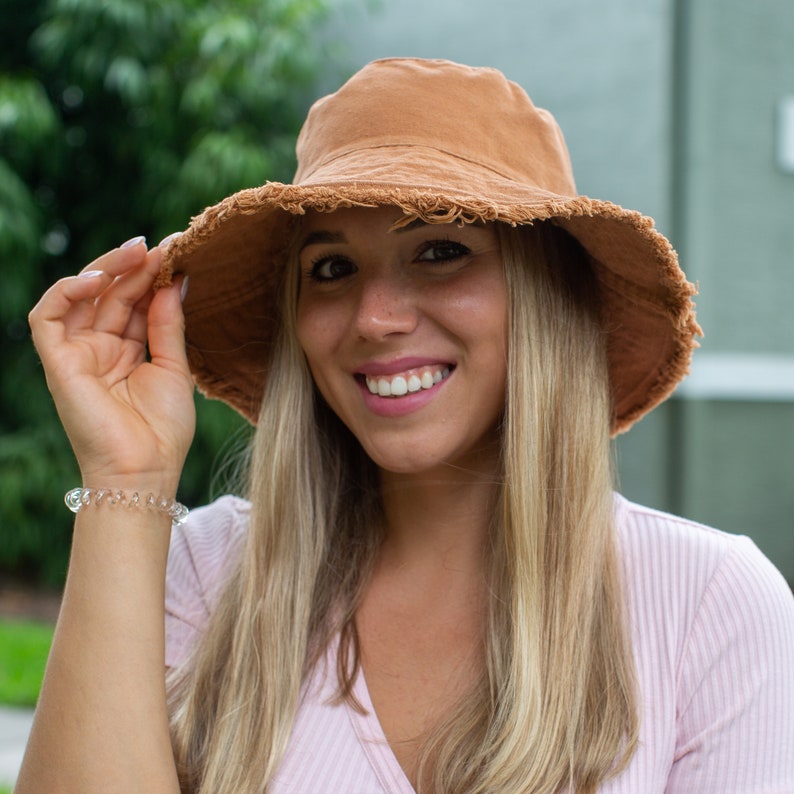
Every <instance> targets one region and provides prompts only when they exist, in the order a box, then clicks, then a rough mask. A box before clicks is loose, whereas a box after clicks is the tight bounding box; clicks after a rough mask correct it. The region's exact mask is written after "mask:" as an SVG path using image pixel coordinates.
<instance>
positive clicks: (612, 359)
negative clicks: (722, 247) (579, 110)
mask: <svg viewBox="0 0 794 794" xmlns="http://www.w3.org/2000/svg"><path fill="white" fill-rule="evenodd" d="M297 156H298V169H297V172H296V174H295V179H294V183H293V184H291V185H287V184H282V183H277V182H267V183H266V184H264V185H262V186H261V187H257V188H251V189H247V190H241V191H240V192H238V193H235V194H234V195H232V196H229V197H228V198H226V199H224V200H223V201H221V202H220V203H219V204H216V205H215V206H213V207H209V208H208V209H206V210H205V211H204V212H203V213H202V214H201V215H198V216H197V217H195V218H194V219H193V220H192V222H191V224H190V226H189V228H188V229H187V230H186V231H185V233H184V234H183V235H181V236H180V237H178V238H177V239H176V240H174V242H172V243H171V244H170V245H169V246H168V248H167V249H166V250H165V252H164V255H163V268H162V271H161V273H160V277H159V278H158V284H165V283H168V282H169V281H170V279H171V277H172V276H173V275H174V274H178V273H186V274H188V275H189V277H190V286H189V290H188V294H187V298H186V301H185V304H184V310H185V322H186V343H187V352H188V360H189V362H190V367H191V370H192V372H193V375H194V377H195V380H196V384H197V386H198V388H199V390H200V391H201V392H203V393H204V394H205V395H207V396H208V397H212V398H216V399H220V400H223V401H225V402H227V403H228V404H229V405H231V406H232V407H234V408H235V409H236V410H238V411H239V412H240V413H242V414H243V415H244V416H245V417H247V418H248V419H249V420H250V421H251V422H255V421H256V418H257V415H258V412H259V406H260V403H261V399H262V394H263V388H264V383H265V380H266V378H267V373H268V367H269V362H270V357H271V353H272V350H273V344H274V341H275V339H276V334H277V331H278V324H279V322H280V319H279V308H278V306H279V301H280V295H281V290H282V289H283V287H282V276H283V271H284V266H285V261H286V256H287V249H288V246H289V242H290V240H291V237H292V235H293V234H294V228H295V223H294V220H295V218H296V217H297V216H300V215H302V214H304V213H305V212H306V211H307V210H309V209H312V210H318V211H322V212H330V211H333V210H335V209H338V208H341V207H352V206H380V205H394V206H396V207H398V208H400V209H402V210H403V212H404V213H405V220H406V222H409V221H411V220H413V219H414V218H421V219H422V220H424V221H427V222H430V223H446V222H451V221H459V222H474V221H479V220H482V221H500V222H504V223H509V224H513V225H517V224H530V223H532V222H533V221H539V220H550V221H551V222H553V223H555V224H557V225H558V226H560V227H562V228H563V229H565V230H566V231H567V232H569V233H570V234H571V235H573V236H574V237H575V238H576V239H577V240H578V241H579V243H580V244H581V245H582V246H583V248H584V250H585V251H586V253H587V255H588V257H589V260H590V263H591V265H592V268H593V271H594V273H595V274H596V276H597V279H598V282H599V285H600V296H601V300H602V304H603V305H602V310H601V316H602V317H603V318H604V329H605V331H606V333H607V335H608V341H607V352H608V359H609V376H610V382H611V388H612V399H613V420H612V427H611V430H612V433H613V434H616V433H620V432H624V431H625V430H627V429H628V428H629V427H630V426H631V425H632V424H633V423H634V422H636V421H637V420H638V419H639V418H640V417H642V416H643V415H644V414H645V413H647V412H648V411H650V410H651V409H652V408H653V407H655V406H656V405H657V404H658V403H660V402H661V401H662V400H664V399H665V398H666V397H668V396H669V395H670V393H671V392H672V391H673V389H674V388H675V386H676V384H677V383H678V382H679V381H680V380H681V378H683V377H684V376H685V375H686V373H687V372H688V370H689V364H690V360H691V355H692V350H693V348H694V347H695V346H696V339H695V337H696V336H697V335H698V334H699V333H700V329H699V327H698V325H697V323H696V321H695V315H694V306H693V303H692V296H693V295H694V293H695V289H694V287H693V285H692V284H690V283H689V282H688V281H687V280H686V277H685V276H684V274H683V272H682V271H681V269H680V267H679V266H678V259H677V256H676V254H675V252H674V251H673V249H672V247H671V245H670V243H669V242H668V241H667V239H666V238H665V237H664V236H663V235H662V234H660V233H659V232H658V231H657V230H656V229H655V228H654V224H653V221H652V220H651V219H650V218H648V217H646V216H643V215H642V214H640V213H638V212H634V211H631V210H626V209H623V208H622V207H620V206H618V205H616V204H612V203H610V202H607V201H600V200H596V199H591V198H588V197H586V196H580V195H578V194H577V191H576V187H575V184H574V179H573V172H572V169H571V163H570V158H569V156H568V151H567V148H566V146H565V142H564V139H563V136H562V133H561V131H560V128H559V127H558V125H557V123H556V122H555V120H554V118H553V117H552V116H551V114H550V113H549V112H548V111H546V110H543V109H541V108H538V107H535V105H534V104H533V103H532V101H531V100H530V99H529V97H528V96H527V94H526V93H525V92H524V90H523V89H522V88H521V87H520V86H518V85H517V84H515V83H513V82H511V81H509V80H507V79H506V78H505V77H504V76H503V75H502V74H501V72H499V71H497V70H496V69H491V68H474V67H469V66H463V65H460V64H456V63H452V62H449V61H441V60H422V59H411V58H390V59H384V60H379V61H374V62H373V63H370V64H368V65H367V66H365V67H364V68H363V69H362V70H361V71H359V72H358V73H357V74H355V75H354V76H353V77H352V78H351V79H350V80H349V81H348V82H347V83H345V84H344V85H343V86H342V87H341V88H340V89H339V90H338V91H337V92H336V93H334V94H331V95H329V96H326V97H324V98H322V99H320V100H318V101H317V102H316V103H315V104H314V105H313V107H312V108H311V110H310V111H309V114H308V117H307V119H306V122H305V124H304V126H303V129H302V130H301V133H300V135H299V137H298V142H297Z"/></svg>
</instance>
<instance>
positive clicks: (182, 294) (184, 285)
mask: <svg viewBox="0 0 794 794" xmlns="http://www.w3.org/2000/svg"><path fill="white" fill-rule="evenodd" d="M189 281H190V276H185V278H184V279H183V280H182V288H181V290H180V291H179V295H180V298H181V299H182V303H184V302H185V295H187V285H188V282H189Z"/></svg>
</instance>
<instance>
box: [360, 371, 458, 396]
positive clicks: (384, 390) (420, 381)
mask: <svg viewBox="0 0 794 794" xmlns="http://www.w3.org/2000/svg"><path fill="white" fill-rule="evenodd" d="M449 373H450V370H449V367H444V369H442V370H438V369H437V370H435V371H434V370H430V369H426V370H424V371H423V372H422V373H421V374H418V373H415V372H412V373H411V374H410V375H408V376H406V375H396V376H394V377H393V378H392V379H391V380H389V379H388V378H386V377H380V378H369V377H367V378H365V380H366V383H367V388H368V389H369V391H370V392H371V393H372V394H377V395H379V396H380V397H402V396H403V395H404V394H408V393H413V392H418V391H421V390H422V389H432V388H433V386H435V385H436V384H437V383H440V382H441V381H442V380H444V378H446V377H448V376H449Z"/></svg>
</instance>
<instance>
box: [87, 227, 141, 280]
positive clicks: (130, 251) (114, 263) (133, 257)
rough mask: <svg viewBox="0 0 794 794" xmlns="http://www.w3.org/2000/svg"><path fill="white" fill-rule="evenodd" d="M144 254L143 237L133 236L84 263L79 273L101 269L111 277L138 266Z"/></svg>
mask: <svg viewBox="0 0 794 794" xmlns="http://www.w3.org/2000/svg"><path fill="white" fill-rule="evenodd" d="M146 254H147V249H146V241H145V239H144V238H143V237H134V238H132V240H127V242H126V243H123V244H122V245H120V246H119V247H118V248H113V249H112V250H110V251H107V252H106V253H104V254H102V256H98V257H97V258H96V259H95V260H94V261H93V262H91V263H90V264H89V265H86V266H85V267H84V268H83V270H82V271H81V273H85V272H88V271H92V270H101V271H103V272H105V273H107V274H108V275H110V276H113V277H116V276H120V275H122V274H123V273H126V272H127V271H128V270H130V269H131V268H133V267H138V266H140V265H141V263H142V262H143V260H144V258H145V257H146Z"/></svg>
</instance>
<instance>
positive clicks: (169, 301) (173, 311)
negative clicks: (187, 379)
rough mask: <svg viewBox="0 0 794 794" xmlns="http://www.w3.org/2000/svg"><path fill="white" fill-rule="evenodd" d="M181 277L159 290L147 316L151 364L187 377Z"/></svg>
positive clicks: (188, 369) (188, 370) (182, 280)
mask: <svg viewBox="0 0 794 794" xmlns="http://www.w3.org/2000/svg"><path fill="white" fill-rule="evenodd" d="M183 283H184V276H180V277H178V278H175V279H174V283H173V284H172V285H171V286H170V287H163V288H162V289H160V290H158V291H157V293H156V294H155V295H154V297H153V298H152V300H151V305H150V306H149V314H148V335H149V339H148V341H149V356H150V358H151V361H152V364H157V365H160V366H165V367H167V368H168V369H176V370H180V371H182V372H183V373H185V374H188V375H189V372H190V368H189V366H188V362H187V351H186V350H185V317H184V314H183V312H182V295H181V292H182V285H183Z"/></svg>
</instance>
